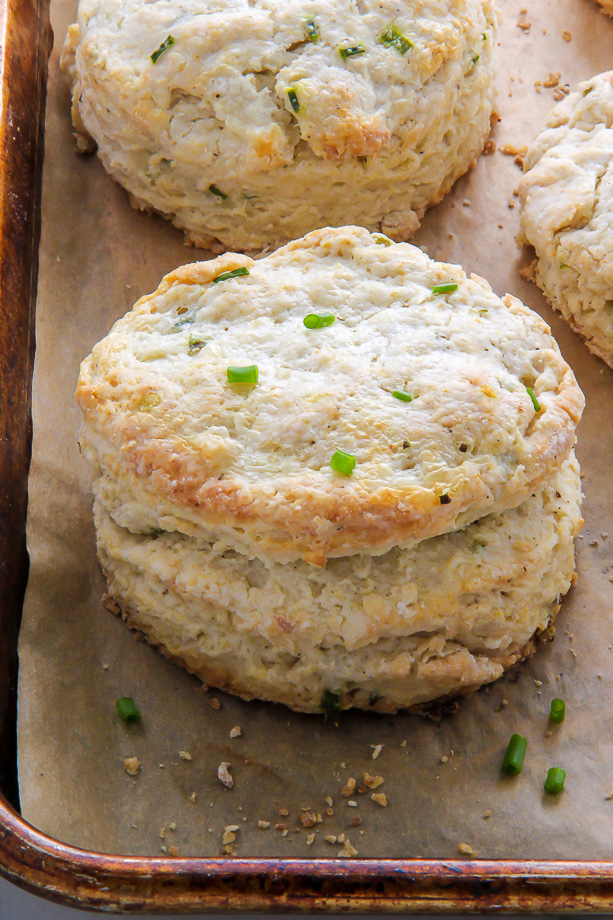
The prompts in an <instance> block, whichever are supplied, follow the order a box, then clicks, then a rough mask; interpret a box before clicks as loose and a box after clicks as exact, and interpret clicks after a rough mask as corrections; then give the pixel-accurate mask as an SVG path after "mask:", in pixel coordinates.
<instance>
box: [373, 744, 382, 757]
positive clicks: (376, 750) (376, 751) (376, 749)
mask: <svg viewBox="0 0 613 920" xmlns="http://www.w3.org/2000/svg"><path fill="white" fill-rule="evenodd" d="M371 748H372V749H373V751H372V759H373V760H376V759H377V757H378V756H379V754H380V753H381V751H382V750H383V748H384V745H383V744H371Z"/></svg>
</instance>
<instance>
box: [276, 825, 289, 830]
mask: <svg viewBox="0 0 613 920" xmlns="http://www.w3.org/2000/svg"><path fill="white" fill-rule="evenodd" d="M275 830H276V831H285V830H287V824H275Z"/></svg>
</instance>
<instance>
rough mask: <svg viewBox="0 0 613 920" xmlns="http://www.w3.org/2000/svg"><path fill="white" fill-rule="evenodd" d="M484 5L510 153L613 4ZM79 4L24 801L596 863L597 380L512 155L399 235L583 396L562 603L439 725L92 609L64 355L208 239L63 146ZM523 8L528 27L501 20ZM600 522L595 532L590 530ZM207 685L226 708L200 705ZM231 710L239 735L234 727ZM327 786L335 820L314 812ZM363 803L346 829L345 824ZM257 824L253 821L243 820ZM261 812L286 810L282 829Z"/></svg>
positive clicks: (101, 827) (605, 58) (94, 587)
mask: <svg viewBox="0 0 613 920" xmlns="http://www.w3.org/2000/svg"><path fill="white" fill-rule="evenodd" d="M522 4H524V5H525V6H526V7H527V12H526V13H525V14H524V15H523V16H521V15H520V11H521V9H522ZM503 6H504V14H505V25H504V28H503V30H502V31H501V33H500V36H499V44H500V47H499V53H500V75H499V101H498V109H499V111H500V114H501V116H502V121H501V123H500V124H499V125H498V126H497V128H496V130H495V132H494V139H495V141H496V143H497V144H498V145H499V146H503V145H505V144H507V145H515V146H517V147H520V146H522V145H524V144H526V143H527V142H529V141H530V140H531V139H532V137H533V135H534V134H535V132H536V131H537V130H538V129H539V127H540V126H541V125H542V124H543V122H544V119H545V117H546V115H547V113H548V112H549V110H550V108H551V106H552V105H553V102H554V100H553V93H554V89H553V88H543V89H542V91H541V92H540V93H538V92H537V91H536V89H535V86H534V83H535V81H536V80H540V81H547V80H548V77H549V75H550V73H552V72H557V71H559V72H560V73H561V76H560V81H561V83H563V84H566V83H568V84H570V86H571V87H573V88H574V87H575V85H576V84H577V82H578V81H579V80H581V79H585V78H587V77H590V76H592V75H593V74H594V73H596V72H598V71H601V70H606V69H609V68H613V20H609V19H607V18H606V17H605V16H604V15H603V14H602V13H601V12H599V11H598V9H597V7H596V5H595V4H594V3H593V2H592V0H503ZM75 8H76V0H56V2H55V3H52V13H53V24H54V29H55V35H56V47H55V51H54V53H53V58H52V62H51V71H50V81H49V99H48V105H47V136H46V162H45V181H44V196H43V238H42V244H41V266H40V280H39V293H38V311H37V328H36V335H37V353H36V370H35V379H34V426H35V438H34V456H33V463H32V473H31V478H30V510H29V519H28V543H29V549H30V553H31V557H32V569H31V576H30V584H29V588H28V596H27V602H26V608H25V613H24V620H23V627H22V631H21V641H20V663H21V664H20V668H21V669H20V689H19V780H20V789H21V803H22V808H23V814H24V816H25V818H26V819H28V820H29V821H31V822H32V823H33V824H35V825H36V826H37V827H39V828H41V829H42V830H43V831H46V832H48V833H50V834H52V835H54V836H56V837H58V838H59V839H60V840H62V841H66V842H69V843H72V844H77V845H78V846H81V847H85V848H91V849H96V850H100V851H105V852H113V853H120V854H152V855H155V854H160V853H161V852H163V851H162V850H161V848H162V847H167V848H169V847H176V848H177V849H178V851H179V853H180V854H181V855H184V856H187V855H192V856H197V855H202V856H208V855H218V854H220V853H221V852H222V835H223V829H224V827H225V826H227V825H238V827H239V830H237V831H235V832H234V833H235V837H236V840H235V841H234V842H233V843H232V844H231V845H232V848H233V851H234V852H236V853H237V854H239V855H242V856H264V855H267V856H299V855H302V856H304V855H312V856H321V855H329V856H334V855H336V854H337V853H338V851H339V850H340V849H341V844H340V843H338V842H337V843H336V844H332V843H329V842H327V841H326V840H325V839H324V837H325V836H326V835H334V836H338V835H340V834H342V833H345V834H346V835H347V836H348V837H349V839H350V841H351V844H352V846H353V847H354V848H355V849H356V850H357V851H358V853H359V855H360V856H367V857H386V856H388V857H400V856H420V855H421V856H433V857H452V856H456V855H458V849H457V848H458V844H459V843H467V844H469V845H470V846H472V847H473V848H474V849H475V850H476V851H478V853H479V855H481V856H483V857H518V858H581V859H611V858H613V801H606V800H605V797H606V796H607V794H608V793H609V792H610V791H613V706H612V702H613V628H612V627H613V602H612V595H613V585H612V584H611V576H612V574H613V501H612V490H611V487H610V482H611V469H612V461H613V374H612V373H611V371H609V370H608V369H607V368H606V367H605V365H604V364H603V363H602V362H601V361H599V360H598V359H597V358H595V357H593V356H592V355H590V354H589V352H588V351H587V349H586V348H585V346H584V345H583V344H582V342H581V341H580V340H579V339H578V338H577V337H576V336H575V335H574V334H573V333H572V332H571V331H570V329H569V328H568V327H567V326H566V325H565V323H564V322H563V321H562V320H561V319H560V318H559V316H556V315H554V314H553V313H552V311H551V310H550V309H549V307H548V306H547V304H546V303H545V300H544V299H543V297H542V296H541V295H540V293H539V292H538V290H537V289H536V288H535V287H534V286H533V285H531V284H529V283H528V282H526V281H525V280H524V279H523V278H521V277H520V275H519V273H518V272H519V269H520V268H521V267H522V266H525V265H526V264H528V262H529V259H530V256H529V254H528V253H520V252H519V251H518V249H517V248H516V245H515V242H514V235H515V233H516V231H517V228H518V210H517V208H516V207H515V208H513V207H511V206H510V205H509V204H508V202H509V200H511V202H513V196H512V192H513V189H514V187H515V185H516V183H517V181H518V179H519V177H520V171H519V168H518V166H517V165H516V164H515V163H514V161H513V157H512V156H508V155H504V154H503V153H501V152H496V153H495V154H494V155H491V156H487V157H482V158H481V160H480V162H479V164H478V167H477V168H476V169H475V170H474V171H473V172H471V173H470V175H468V176H466V177H465V178H464V179H462V180H460V181H459V182H458V183H457V185H456V186H455V188H454V189H453V191H452V193H451V194H450V195H449V196H448V198H447V199H446V200H445V201H444V202H443V203H442V204H441V205H440V206H438V207H437V208H435V209H433V210H432V211H431V212H430V213H429V214H427V216H426V217H425V219H424V221H423V226H422V228H421V230H420V232H419V234H418V236H417V242H418V243H419V245H422V246H423V247H424V248H425V249H426V250H427V252H428V253H429V254H430V255H431V256H433V257H434V258H438V259H446V260H449V261H452V262H460V263H461V264H462V265H463V266H464V267H465V268H466V269H467V270H470V271H475V272H478V273H479V274H481V275H483V276H485V277H486V278H488V279H489V281H490V282H491V284H492V286H493V287H494V289H495V290H496V292H497V293H499V294H502V293H504V292H505V291H511V292H513V293H515V294H517V295H518V296H519V297H521V298H522V299H523V300H524V301H525V302H526V303H528V304H529V305H530V306H531V307H533V308H534V309H536V310H537V311H538V312H539V313H541V314H542V315H543V316H544V317H545V319H546V320H547V321H548V322H549V323H550V324H551V326H552V328H553V331H554V334H555V335H556V337H557V339H558V341H559V342H560V345H561V348H562V351H563V353H564V355H565V356H566V358H567V359H568V360H569V361H570V363H571V364H572V366H573V368H574V369H575V372H576V374H577V376H578V378H579V382H580V384H581V385H582V387H583V388H584V390H585V393H586V396H587V411H586V414H585V417H584V421H583V422H582V424H581V426H580V429H579V446H578V455H579V457H580V460H581V463H582V466H583V470H584V474H585V478H584V490H585V496H586V497H585V505H584V516H585V520H586V524H585V528H584V531H583V535H582V539H580V540H579V542H578V547H577V548H578V554H577V555H578V558H577V567H578V573H579V581H578V584H577V587H576V588H575V589H574V590H573V591H571V594H570V595H569V597H568V599H567V601H566V603H565V604H564V606H563V610H562V612H561V614H560V617H559V619H558V628H557V638H556V641H555V642H554V643H553V644H549V645H546V646H543V647H541V649H540V650H539V652H538V654H537V655H536V657H534V658H533V659H532V660H531V661H530V662H529V663H527V664H525V665H523V666H522V667H520V668H519V669H518V670H517V671H515V672H514V673H512V674H509V675H507V676H506V677H505V678H503V679H502V680H501V681H499V682H498V683H497V684H495V685H493V686H491V687H490V688H489V689H486V690H484V691H482V692H479V693H477V694H476V695H475V696H473V698H472V699H470V700H467V701H465V702H463V703H462V704H461V707H460V710H459V711H458V712H457V713H456V714H455V715H453V716H451V717H447V718H444V719H443V720H442V721H440V722H438V723H436V722H433V721H429V720H426V719H423V718H420V717H418V716H413V715H409V714H402V715H399V716H396V717H383V716H374V715H365V714H360V713H347V714H344V715H343V716H342V717H341V719H340V723H339V725H338V727H335V726H334V725H332V724H327V725H326V724H324V723H323V720H322V719H321V718H318V717H314V716H300V715H296V714H294V713H291V712H290V711H289V710H286V709H284V708H282V707H281V706H274V705H270V704H265V703H258V702H253V703H245V702H242V701H241V700H238V699H234V698H232V697H230V696H227V695H225V694H223V693H216V692H215V691H209V692H208V693H207V692H203V690H202V688H201V685H200V684H199V682H198V681H196V680H195V679H193V678H191V677H190V676H188V675H187V674H186V673H183V671H181V670H180V669H179V668H177V667H175V666H173V665H171V664H169V663H168V662H166V661H165V660H164V659H163V658H162V656H161V655H159V654H158V653H157V652H155V651H154V650H153V649H151V648H150V647H149V646H148V645H147V644H146V643H144V642H135V641H134V639H133V636H132V634H131V633H130V632H129V630H128V629H127V627H126V626H125V625H124V624H123V623H122V622H121V621H120V620H118V619H116V618H115V617H113V616H112V615H111V614H110V613H108V612H107V611H106V610H104V609H103V608H102V606H101V604H100V599H101V596H102V594H103V591H104V585H103V581H102V577H101V575H100V572H99V570H98V566H97V563H96V557H95V552H94V530H93V525H92V520H91V498H90V491H89V488H90V480H89V473H88V471H87V469H86V467H85V464H84V462H83V461H82V460H81V458H80V456H79V453H78V450H77V444H76V433H77V427H78V412H77V408H76V406H75V404H74V401H73V391H74V387H75V383H76V379H77V373H78V367H79V362H80V360H81V359H82V358H83V357H84V356H85V355H86V354H88V352H89V351H90V349H91V347H92V346H93V344H94V343H95V342H96V341H97V340H98V339H100V338H101V337H102V336H104V335H105V334H106V332H107V331H108V329H109V328H110V326H111V324H112V323H113V322H114V321H115V319H117V318H118V317H119V316H121V315H122V314H123V313H124V312H125V311H126V310H128V309H129V308H130V307H131V306H132V304H133V303H134V302H135V300H136V299H137V297H139V296H140V295H141V294H144V293H146V292H149V291H151V290H153V289H154V288H155V287H156V286H157V284H158V282H159V280H160V278H161V277H162V275H163V274H164V273H165V272H167V271H169V270H171V269H173V268H174V267H176V266H177V265H179V264H181V263H183V262H188V261H192V260H194V259H196V258H202V257H206V255H203V254H202V253H199V252H196V251H194V250H189V249H186V248H185V247H184V246H183V244H182V236H181V234H180V233H179V232H178V231H176V230H174V229H173V228H172V227H171V226H170V225H169V224H167V223H166V222H165V221H163V220H162V219H160V218H157V217H151V216H147V215H145V214H140V213H137V212H135V211H133V210H132V209H131V208H130V206H129V204H128V199H127V196H126V194H125V193H124V192H123V191H122V190H121V189H120V188H119V187H118V186H117V185H115V183H114V182H113V181H112V180H111V179H110V178H108V177H107V176H106V174H105V173H104V171H103V169H102V167H101V165H100V163H99V162H98V161H97V159H96V158H95V157H90V158H77V157H76V156H75V154H74V152H73V143H72V137H71V127H70V120H69V90H68V87H67V85H66V82H65V79H64V78H63V77H62V76H61V75H60V73H59V70H58V57H59V49H60V46H61V43H62V40H63V36H64V34H65V31H66V27H67V25H68V23H69V22H71V21H72V20H73V17H74V14H75ZM520 19H521V21H522V22H523V23H528V22H529V23H531V26H530V27H526V26H524V28H521V27H519V26H518V25H517V23H518V20H520ZM563 32H567V33H570V41H566V40H565V38H564V36H563ZM549 82H551V81H549ZM609 530H610V531H611V536H609V537H608V538H606V537H604V536H602V533H603V532H606V531H609ZM593 541H596V542H593ZM124 695H126V696H132V697H134V699H135V700H136V701H137V703H138V705H139V706H140V709H141V711H142V715H143V718H142V722H141V724H139V725H135V726H130V727H125V726H124V725H123V724H122V723H121V722H120V721H119V719H118V717H117V714H116V712H115V700H116V699H117V698H118V697H119V696H124ZM556 696H557V697H562V698H564V699H565V700H566V702H567V718H566V721H565V722H564V723H563V724H562V725H560V726H551V725H550V724H549V723H548V712H549V704H550V701H551V699H552V698H553V697H556ZM213 697H214V698H217V699H219V701H220V703H221V709H213V708H212V707H211V706H210V700H211V698H213ZM505 701H506V702H505ZM236 725H239V726H240V728H241V731H242V734H241V735H240V737H237V738H234V739H231V738H230V736H229V733H230V730H231V729H232V728H233V727H234V726H236ZM548 729H553V730H552V732H551V735H550V737H547V731H548ZM513 731H519V732H521V733H522V734H524V735H526V736H527V738H528V744H529V747H528V756H527V758H526V763H525V766H524V770H523V773H522V774H521V776H520V777H519V778H517V779H509V778H502V777H501V775H500V762H501V757H502V754H503V751H504V748H505V746H506V743H507V741H508V738H509V736H510V734H511V733H512V732H513ZM379 745H382V748H381V749H380V753H379V755H378V757H377V758H376V760H373V757H374V755H375V754H376V751H377V748H373V746H379ZM180 751H183V752H187V754H188V755H189V757H191V759H186V758H185V754H184V756H183V757H181V755H180V753H179V752H180ZM128 756H136V757H138V758H139V760H140V763H141V770H140V772H139V774H138V776H136V777H135V778H133V777H130V776H128V775H127V774H126V773H125V772H124V768H123V760H124V757H128ZM221 761H228V762H230V763H231V765H232V766H231V772H232V774H233V776H234V780H235V784H234V788H233V789H226V788H224V787H223V786H222V785H221V784H220V783H219V781H218V780H217V777H216V773H217V767H218V765H219V763H220V762H221ZM553 765H556V766H563V767H565V768H566V770H567V772H568V778H567V782H566V790H565V792H564V793H563V794H562V795H561V796H559V797H558V798H552V797H547V796H545V795H544V794H543V788H542V787H543V780H544V777H545V774H546V771H547V768H548V767H549V766H553ZM364 771H368V772H370V773H371V774H378V775H380V776H382V777H383V778H384V780H385V782H384V784H383V785H382V786H381V787H380V789H379V790H378V791H379V792H385V793H386V795H387V801H388V806H387V807H383V806H382V805H379V804H377V803H376V802H374V801H372V800H371V799H370V793H369V794H368V795H364V794H359V793H356V794H355V795H353V796H351V799H350V800H348V799H347V798H343V797H342V796H341V795H340V791H341V788H342V787H343V785H344V783H345V781H346V779H347V778H348V777H349V776H354V777H356V778H358V780H361V778H362V775H363V773H364ZM194 793H195V796H194V795H193V794H194ZM327 796H331V798H332V801H333V812H334V814H328V813H327V809H328V808H329V805H328V804H327V803H326V797H327ZM192 800H193V801H192ZM351 801H355V802H357V806H356V807H354V806H352V805H351ZM307 806H308V807H310V808H311V809H313V810H314V811H315V813H316V814H320V815H321V816H322V822H321V823H317V824H316V825H314V826H313V827H307V828H305V827H304V826H303V823H302V821H301V820H300V815H301V813H302V812H301V809H302V808H303V807H307ZM280 808H282V809H287V811H288V814H287V815H280V814H279V809H280ZM358 815H359V816H360V817H361V819H362V823H361V825H360V826H357V827H356V826H355V825H351V820H352V819H355V818H356V816H358ZM489 815H491V816H489ZM258 820H261V821H268V822H270V827H269V828H266V829H261V828H259V827H258ZM276 824H280V825H285V826H286V828H287V834H286V835H285V836H283V828H281V827H280V828H275V825H276ZM309 834H314V837H313V840H312V843H311V844H310V845H309V844H308V840H309V839H310V837H309V836H308V835H309ZM171 852H175V851H174V850H173V851H171Z"/></svg>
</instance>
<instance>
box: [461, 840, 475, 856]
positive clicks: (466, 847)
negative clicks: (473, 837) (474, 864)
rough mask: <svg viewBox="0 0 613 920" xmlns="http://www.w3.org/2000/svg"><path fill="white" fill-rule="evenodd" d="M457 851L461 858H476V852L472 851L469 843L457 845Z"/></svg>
mask: <svg viewBox="0 0 613 920" xmlns="http://www.w3.org/2000/svg"><path fill="white" fill-rule="evenodd" d="M458 850H459V851H460V853H462V855H463V856H478V855H479V854H478V852H477V851H476V850H473V848H472V847H471V845H470V844H469V843H458Z"/></svg>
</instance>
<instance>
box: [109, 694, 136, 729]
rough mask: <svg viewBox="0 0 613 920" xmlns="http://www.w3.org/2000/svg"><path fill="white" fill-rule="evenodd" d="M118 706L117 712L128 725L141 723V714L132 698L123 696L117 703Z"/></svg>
mask: <svg viewBox="0 0 613 920" xmlns="http://www.w3.org/2000/svg"><path fill="white" fill-rule="evenodd" d="M115 705H116V706H117V712H118V713H119V716H120V718H121V720H122V722H125V723H126V725H127V724H128V722H139V721H140V712H139V710H138V707H137V705H136V703H135V702H134V700H133V699H132V697H130V696H121V697H120V698H119V699H118V700H117V702H116V703H115Z"/></svg>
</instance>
